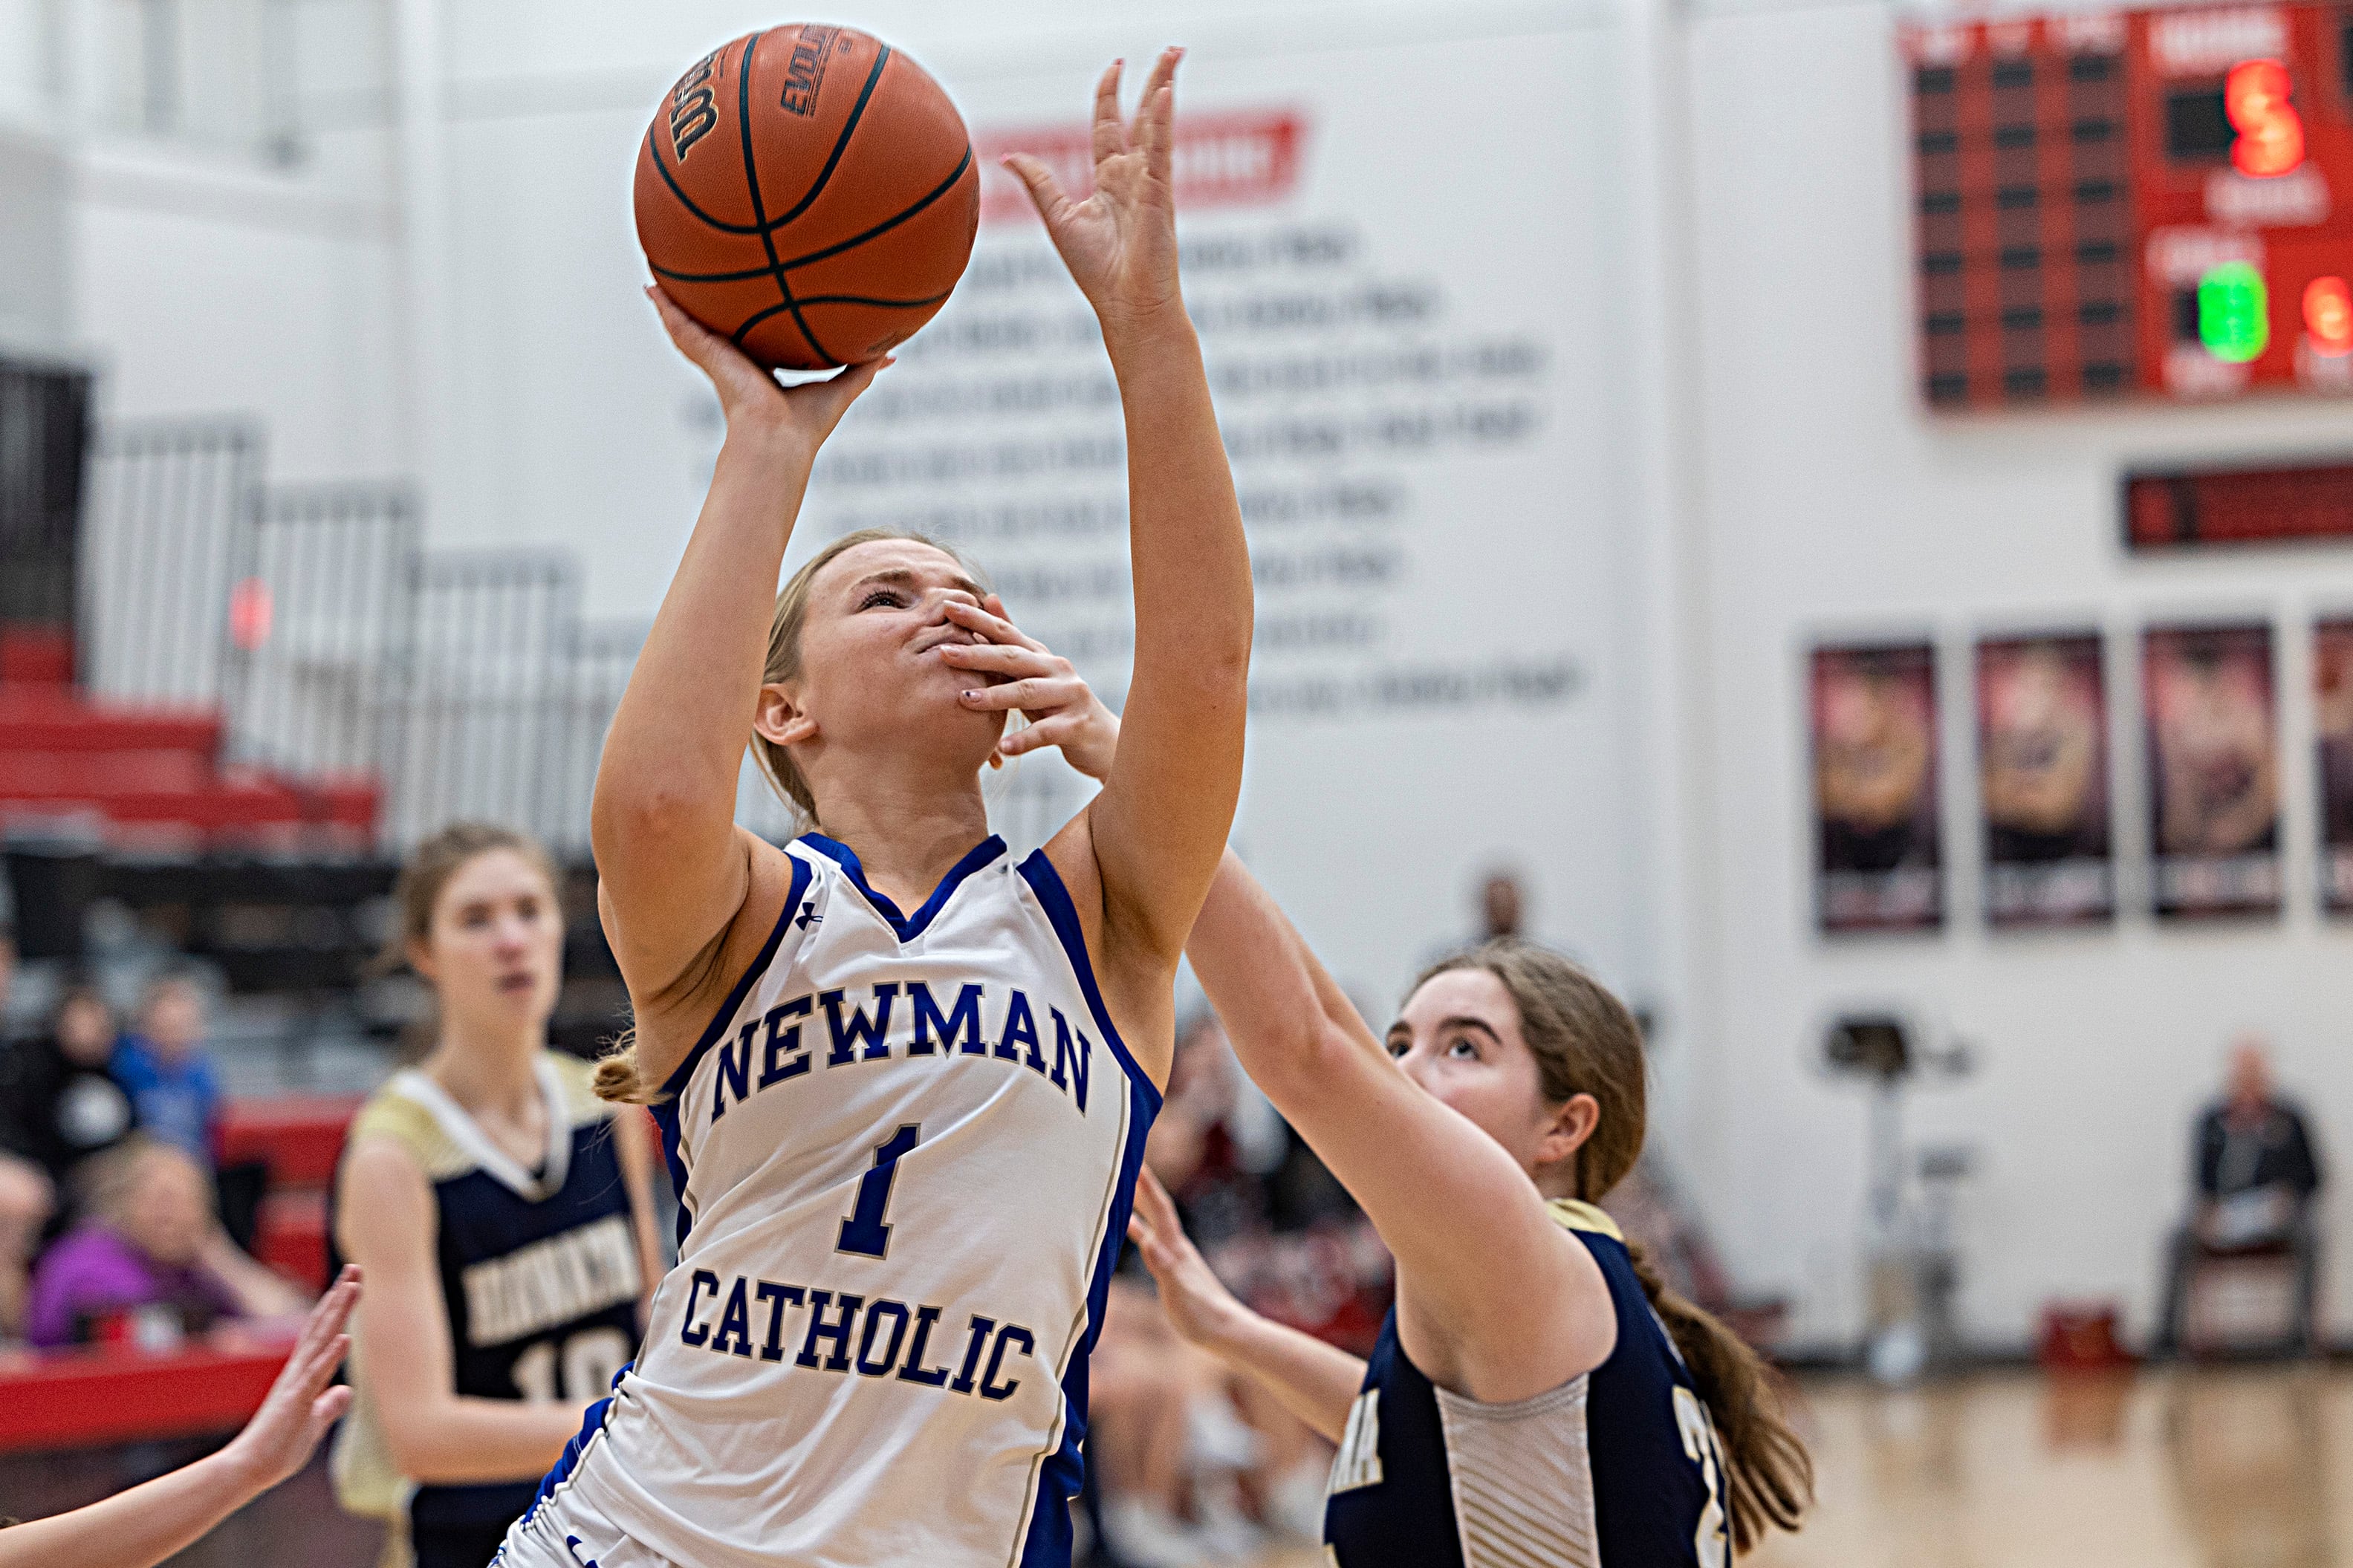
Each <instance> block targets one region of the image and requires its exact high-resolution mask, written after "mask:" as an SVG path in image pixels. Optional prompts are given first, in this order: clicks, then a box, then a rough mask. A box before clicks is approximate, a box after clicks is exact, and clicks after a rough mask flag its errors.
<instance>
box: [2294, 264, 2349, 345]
mask: <svg viewBox="0 0 2353 1568" xmlns="http://www.w3.org/2000/svg"><path fill="white" fill-rule="evenodd" d="M2304 330H2305V331H2306V332H2307V333H2309V334H2310V335H2311V338H2312V351H2313V353H2322V354H2327V355H2329V356H2330V357H2331V358H2334V357H2336V356H2337V355H2338V354H2344V353H2353V289H2348V288H2347V287H2346V283H2345V279H2342V278H2316V279H2313V280H2312V281H2311V282H2310V283H2308V284H2306V286H2305V290H2304Z"/></svg>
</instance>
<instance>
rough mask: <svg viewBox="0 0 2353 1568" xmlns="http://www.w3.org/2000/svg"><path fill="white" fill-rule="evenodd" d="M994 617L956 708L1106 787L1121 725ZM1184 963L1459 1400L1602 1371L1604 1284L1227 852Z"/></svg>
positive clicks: (969, 655)
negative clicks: (984, 680)
mask: <svg viewBox="0 0 2353 1568" xmlns="http://www.w3.org/2000/svg"><path fill="white" fill-rule="evenodd" d="M1002 611H1003V605H999V604H997V602H996V601H995V600H993V599H992V600H991V601H989V603H988V605H987V607H986V608H985V609H983V610H971V609H965V610H961V611H952V612H951V613H952V614H955V616H956V618H957V619H958V621H959V622H960V623H961V624H963V625H965V626H969V627H971V628H972V629H973V630H974V631H976V632H978V633H979V634H980V635H981V636H982V637H986V638H987V644H986V645H983V646H976V647H962V648H955V649H952V650H949V651H948V652H947V653H945V654H944V655H943V657H945V658H951V659H952V660H953V661H954V662H955V663H958V664H962V665H965V666H966V667H968V668H975V669H983V670H987V671H989V672H990V673H992V674H995V675H997V676H1000V677H1006V678H1009V679H1007V680H1006V681H1005V683H1004V684H1001V685H997V686H992V687H988V688H987V689H981V690H976V691H974V692H971V693H969V694H967V697H966V700H967V701H968V702H970V703H972V704H973V705H975V706H976V707H982V708H1005V709H1018V710H1021V711H1022V712H1023V713H1025V714H1027V715H1028V716H1029V719H1030V721H1031V723H1030V727H1029V729H1026V730H1020V731H1015V732H1014V733H1012V734H1009V735H1008V736H1007V737H1006V740H1005V745H1004V749H1005V750H1006V751H1007V752H1017V753H1018V752H1022V751H1033V750H1036V749H1038V748H1039V747H1041V746H1049V745H1051V746H1059V747H1060V748H1061V751H1062V754H1063V756H1064V757H1066V758H1067V759H1069V761H1070V763H1071V766H1073V767H1075V768H1077V769H1078V770H1079V771H1080V772H1082V773H1087V774H1089V775H1090V776H1092V777H1096V778H1101V777H1103V775H1104V773H1107V772H1111V771H1113V769H1114V767H1115V763H1114V760H1113V759H1114V758H1115V756H1116V755H1117V754H1118V753H1120V752H1124V750H1125V749H1126V746H1127V736H1126V734H1124V733H1123V731H1122V727H1121V724H1120V721H1119V720H1118V719H1116V718H1114V717H1113V715H1112V713H1111V711H1110V710H1108V709H1106V708H1105V707H1104V706H1103V703H1102V702H1101V700H1098V699H1097V698H1096V697H1095V695H1094V693H1093V692H1092V690H1091V689H1088V687H1087V684H1086V682H1085V681H1084V680H1082V679H1080V678H1079V676H1078V674H1077V672H1076V671H1075V670H1073V669H1072V668H1071V665H1070V662H1069V661H1068V660H1067V659H1062V658H1057V657H1055V656H1054V655H1053V654H1052V653H1051V652H1050V651H1049V650H1048V649H1047V648H1046V647H1045V645H1044V644H1042V643H1039V641H1037V639H1035V638H1034V637H1029V636H1027V635H1025V634H1024V633H1022V632H1021V631H1020V630H1019V629H1018V628H1017V627H1016V626H1013V624H1012V623H1011V622H1010V621H1008V620H1007V619H1005V618H1004V616H1003V614H1002ZM1186 951H1187V953H1188V954H1189V955H1190V956H1191V958H1192V960H1193V973H1194V974H1195V976H1196V977H1197V978H1198V979H1199V981H1200V982H1201V985H1202V988H1203V989H1204V990H1206V991H1207V992H1208V995H1209V1005H1211V1006H1213V1007H1215V1008H1216V1009H1217V1011H1218V1016H1219V1018H1221V1019H1222V1020H1223V1021H1224V1023H1225V1026H1226V1032H1227V1034H1228V1036H1229V1037H1230V1038H1231V1039H1232V1041H1233V1045H1234V1051H1235V1053H1236V1055H1238V1056H1239V1057H1240V1058H1241V1063H1242V1067H1243V1068H1244V1069H1245V1070H1247V1071H1248V1072H1249V1073H1250V1077H1251V1078H1252V1079H1256V1080H1257V1082H1258V1086H1259V1087H1260V1088H1261V1089H1264V1090H1265V1091H1266V1093H1267V1097H1268V1098H1269V1099H1270V1100H1273V1101H1274V1104H1275V1109H1277V1110H1280V1111H1282V1114H1283V1116H1284V1118H1285V1119H1286V1120H1287V1121H1290V1123H1291V1124H1292V1125H1293V1127H1296V1128H1297V1129H1298V1130H1299V1132H1300V1135H1301V1136H1302V1137H1303V1138H1305V1139H1306V1140H1307V1142H1308V1144H1309V1145H1310V1146H1311V1147H1312V1148H1314V1151H1315V1152H1316V1153H1317V1154H1318V1155H1319V1156H1321V1157H1322V1159H1323V1161H1324V1164H1325V1165H1326V1166H1328V1167H1329V1168H1330V1169H1331V1172H1332V1173H1333V1174H1334V1175H1335V1176H1336V1177H1338V1178H1339V1181H1340V1184H1342V1185H1343V1186H1345V1187H1346V1188H1347V1189H1348V1191H1349V1193H1350V1194H1352V1195H1353V1196H1354V1197H1355V1198H1356V1201H1357V1202H1358V1203H1360V1204H1362V1205H1364V1207H1365V1211H1366V1214H1368V1215H1371V1216H1372V1221H1373V1224H1374V1226H1376V1227H1377V1229H1378V1230H1379V1231H1380V1233H1381V1239H1382V1240H1383V1241H1385V1242H1387V1243H1388V1247H1389V1250H1390V1251H1391V1252H1393V1253H1394V1254H1396V1256H1397V1260H1398V1276H1399V1279H1400V1281H1401V1284H1400V1288H1399V1289H1400V1298H1401V1301H1402V1304H1403V1306H1404V1308H1405V1310H1406V1312H1407V1313H1408V1314H1409V1315H1410V1316H1411V1317H1413V1318H1415V1319H1418V1320H1419V1321H1421V1322H1423V1323H1426V1324H1428V1325H1429V1326H1430V1328H1431V1329H1432V1331H1433V1332H1435V1333H1437V1334H1439V1335H1440V1336H1441V1337H1442V1338H1443V1339H1444V1340H1445V1347H1444V1348H1445V1350H1446V1352H1447V1353H1448V1355H1449V1356H1450V1358H1451V1359H1452V1360H1453V1361H1454V1362H1455V1363H1458V1365H1459V1371H1460V1373H1461V1380H1460V1381H1461V1382H1462V1383H1463V1384H1465V1391H1466V1392H1469V1393H1471V1394H1472V1395H1473V1396H1474V1397H1476V1398H1480V1399H1486V1400H1492V1401H1501V1400H1511V1399H1519V1398H1525V1397H1527V1396H1529V1395H1532V1394H1540V1393H1542V1392H1544V1391H1545V1390H1546V1389H1548V1388H1554V1387H1557V1386H1558V1385H1559V1384H1562V1383H1565V1382H1567V1380H1568V1379H1569V1378H1571V1377H1574V1376H1576V1375H1577V1373H1580V1372H1584V1371H1588V1370H1589V1369H1590V1368H1592V1367H1594V1366H1598V1365H1599V1364H1600V1363H1601V1362H1602V1361H1603V1360H1604V1359H1605V1358H1606V1357H1607V1356H1608V1355H1609V1349H1610V1346H1611V1344H1612V1343H1614V1342H1615V1333H1616V1330H1615V1323H1616V1316H1615V1314H1614V1313H1613V1312H1612V1311H1611V1310H1610V1308H1609V1300H1608V1295H1607V1289H1608V1287H1607V1285H1606V1284H1605V1283H1604V1281H1603V1280H1602V1279H1601V1276H1600V1272H1599V1269H1598V1268H1595V1267H1594V1265H1593V1263H1592V1260H1591V1259H1590V1258H1588V1257H1587V1256H1586V1255H1585V1253H1584V1251H1583V1249H1582V1248H1581V1247H1578V1246H1577V1244H1576V1243H1575V1242H1573V1241H1569V1240H1567V1238H1566V1237H1563V1236H1562V1234H1561V1232H1560V1230H1559V1228H1558V1227H1557V1226H1555V1225H1554V1224H1553V1223H1552V1220H1551V1218H1550V1216H1548V1215H1546V1213H1545V1207H1544V1199H1543V1197H1542V1195H1541V1194H1539V1193H1538V1192H1537V1191H1536V1188H1535V1184H1534V1183H1532V1182H1530V1181H1529V1180H1528V1178H1527V1175H1526V1173H1525V1172H1523V1171H1522V1170H1521V1169H1520V1168H1519V1166H1518V1165H1517V1164H1516V1163H1514V1161H1513V1159H1512V1157H1511V1156H1510V1155H1509V1154H1507V1153H1505V1152H1504V1148H1503V1146H1502V1145H1501V1144H1499V1143H1497V1142H1495V1141H1494V1140H1493V1139H1492V1138H1490V1137H1488V1136H1487V1134H1486V1133H1484V1132H1483V1131H1480V1129H1479V1128H1478V1127H1477V1126H1476V1125H1474V1124H1473V1123H1472V1121H1469V1120H1468V1119H1467V1118H1465V1117H1463V1116H1461V1115H1459V1114H1458V1113H1456V1112H1455V1111H1454V1110H1451V1109H1450V1108H1449V1107H1447V1106H1445V1105H1443V1104H1440V1102H1439V1101H1438V1100H1435V1099H1433V1098H1431V1097H1430V1095H1429V1094H1426V1093H1424V1092H1423V1091H1422V1089H1420V1088H1419V1086H1418V1085H1416V1084H1415V1083H1414V1082H1413V1081H1412V1080H1411V1079H1409V1078H1407V1077H1406V1075H1405V1073H1404V1071H1403V1070H1402V1069H1401V1068H1398V1065H1397V1063H1396V1062H1394V1061H1392V1060H1391V1059H1390V1058H1389V1055H1388V1050H1387V1048H1386V1047H1383V1046H1382V1044H1381V1043H1380V1041H1378V1040H1377V1039H1376V1038H1375V1037H1374V1036H1373V1032H1372V1030H1371V1029H1370V1028H1368V1027H1366V1024H1365V1021H1364V1019H1363V1018H1362V1017H1361V1016H1358V1014H1357V1012H1356V1005H1355V1004H1353V1003H1351V1002H1350V1001H1349V1000H1348V997H1347V994H1346V993H1345V992H1343V991H1342V990H1341V989H1340V986H1339V984H1338V983H1337V982H1335V981H1334V980H1333V978H1332V977H1331V975H1329V974H1328V973H1325V972H1324V966H1323V965H1322V964H1321V963H1318V962H1316V958H1315V955H1314V952H1311V951H1310V950H1309V949H1308V946H1307V943H1306V942H1305V940H1304V939H1303V938H1302V937H1301V936H1300V934H1299V932H1298V931H1296V930H1295V929H1293V926H1292V924H1291V922H1290V921H1288V920H1287V919H1285V918H1284V916H1283V913H1282V910H1281V909H1279V908H1277V907H1276V905H1275V902H1274V900H1273V899H1272V898H1271V897H1270V896H1268V894H1267V891H1266V889H1263V888H1261V887H1260V886H1259V885H1258V882H1257V881H1256V879H1253V878H1252V877H1251V876H1250V873H1249V871H1247V870H1246V869H1244V868H1243V867H1242V863H1241V861H1240V859H1238V858H1236V857H1235V856H1233V855H1232V854H1231V853H1230V852H1229V853H1228V854H1227V855H1226V856H1225V858H1224V861H1223V863H1222V864H1221V865H1220V866H1219V868H1218V873H1217V879H1216V880H1215V881H1214V882H1213V883H1212V884H1211V885H1210V888H1209V893H1208V899H1207V900H1206V901H1205V902H1204V903H1203V905H1202V907H1201V913H1200V919H1199V921H1198V922H1197V923H1196V924H1195V926H1194V928H1193V938H1192V941H1191V942H1190V943H1188V944H1187V949H1186ZM1138 1204H1139V1212H1141V1207H1142V1200H1141V1199H1139V1200H1138ZM1149 1260H1150V1255H1149V1254H1147V1255H1146V1261H1147V1262H1148V1261H1149ZM1155 1272H1157V1271H1156V1270H1155ZM1531 1347H1535V1349H1534V1350H1532V1349H1531ZM1423 1370H1424V1371H1430V1370H1432V1369H1430V1368H1428V1367H1425V1368H1424V1369H1423ZM1286 1397H1287V1396H1286Z"/></svg>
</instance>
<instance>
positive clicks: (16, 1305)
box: [0, 925, 57, 1345]
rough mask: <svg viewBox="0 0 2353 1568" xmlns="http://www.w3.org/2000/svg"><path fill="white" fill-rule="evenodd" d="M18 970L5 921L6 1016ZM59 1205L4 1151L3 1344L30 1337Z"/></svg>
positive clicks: (0, 1220) (1, 930)
mask: <svg viewBox="0 0 2353 1568" xmlns="http://www.w3.org/2000/svg"><path fill="white" fill-rule="evenodd" d="M15 978H16V939H15V938H14V937H13V936H12V935H11V934H10V933H9V931H8V928H7V927H5V925H0V1020H5V1018H6V1017H7V1016H8V986H9V984H10V982H11V981H13V980H14V979H15ZM0 1110H5V1107H0ZM5 1133H6V1127H5V1116H0V1139H5ZM56 1204H57V1192H56V1189H55V1188H53V1187H51V1186H50V1184H49V1178H48V1177H47V1174H45V1173H43V1172H42V1170H41V1168H40V1167H39V1166H38V1165H36V1164H34V1163H32V1162H31V1161H29V1160H21V1159H18V1158H17V1157H16V1156H15V1155H14V1154H10V1153H7V1152H0V1345H5V1344H6V1343H8V1342H10V1341H12V1340H16V1339H20V1338H22V1337H23V1336H24V1332H25V1291H26V1287H27V1285H28V1284H29V1283H30V1281H31V1279H32V1268H33V1253H34V1252H35V1250H36V1249H37V1247H39V1246H40V1240H41V1231H42V1228H43V1227H44V1226H47V1224H48V1222H49V1215H50V1214H51V1213H52V1212H53V1211H54V1209H55V1207H56Z"/></svg>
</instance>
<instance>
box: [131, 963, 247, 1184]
mask: <svg viewBox="0 0 2353 1568" xmlns="http://www.w3.org/2000/svg"><path fill="white" fill-rule="evenodd" d="M109 1068H110V1070H111V1072H112V1073H113V1075H114V1081H115V1082H116V1083H118V1084H120V1085H121V1086H122V1092H123V1093H125V1094H127V1095H129V1096H130V1097H131V1104H132V1110H133V1111H134V1112H135V1114H136V1115H137V1118H138V1122H139V1128H140V1131H142V1132H145V1133H146V1134H147V1135H148V1136H149V1137H151V1138H156V1139H160V1140H162V1141H163V1142H166V1143H170V1144H173V1145H174V1146H176V1147H178V1148H180V1149H183V1150H185V1151H186V1152H187V1153H188V1155H189V1157H190V1158H192V1159H194V1160H195V1162H196V1163H197V1164H199V1165H201V1166H202V1167H203V1168H204V1169H205V1170H206V1171H210V1170H211V1169H212V1168H213V1163H214V1152H215V1149H216V1144H215V1136H216V1133H217V1132H218V1131H219V1124H220V1099H221V1096H220V1084H219V1081H218V1080H217V1079H215V1077H214V1076H213V1064H212V1058H210V1057H209V1056H208V1055H207V1054H206V1051H205V998H204V993H203V992H202V991H201V990H200V989H198V987H197V985H196V982H195V977H194V976H193V975H190V974H187V973H182V972H179V971H172V972H167V973H164V974H162V975H160V976H158V977H157V978H156V979H155V980H153V982H151V983H150V984H149V985H148V987H147V994H146V996H145V997H144V998H143V999H142V1002H141V1004H140V1008H139V1028H138V1032H137V1033H135V1034H127V1035H125V1036H123V1037H122V1038H121V1040H119V1041H117V1042H116V1043H115V1047H114V1058H113V1060H112V1061H111V1063H110V1064H109Z"/></svg>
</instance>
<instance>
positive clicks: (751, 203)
mask: <svg viewBox="0 0 2353 1568" xmlns="http://www.w3.org/2000/svg"><path fill="white" fill-rule="evenodd" d="M636 205H637V218H638V244H639V245H641V246H642V247H644V248H645V253H646V260H647V263H648V264H649V266H650V267H651V268H652V269H653V274H654V277H655V278H656V279H658V280H659V282H660V284H661V286H662V288H663V289H665V290H667V291H668V292H669V294H670V298H671V299H673V300H677V301H678V303H679V305H680V307H681V309H683V310H685V311H686V312H687V313H688V314H689V315H691V316H692V317H693V318H694V319H695V320H696V321H701V322H702V324H703V325H704V326H706V327H709V328H710V329H711V330H712V331H715V332H720V333H723V334H724V335H725V336H726V337H727V338H729V339H730V340H731V341H732V342H734V344H735V345H736V346H737V347H738V348H740V349H742V350H743V351H744V353H747V354H749V355H750V356H751V357H752V358H753V359H754V360H757V361H758V362H760V363H762V364H765V365H771V366H776V367H781V368H784V369H789V370H822V369H827V368H829V367H831V366H835V365H843V364H855V363H860V362H863V361H866V360H871V359H875V358H878V357H879V356H881V355H882V354H885V353H889V352H890V351H891V350H892V348H893V347H895V346H896V345H897V344H899V343H901V342H904V341H905V340H906V339H907V338H908V337H909V336H911V335H912V334H913V332H914V331H916V329H917V328H919V327H921V326H922V325H923V323H924V322H925V321H930V320H931V319H932V317H933V316H934V314H935V313H936V312H937V311H938V310H939V308H940V307H941V306H942V305H944V304H945V303H946V302H947V298H948V293H949V291H950V290H951V289H954V288H955V281H956V279H958V278H959V277H961V276H962V275H963V273H964V268H965V262H966V261H967V260H968V259H970V258H971V256H972V241H973V235H974V232H975V231H976V228H977V227H978V226H979V222H980V171H979V169H978V168H977V167H976V165H975V163H974V161H973V154H972V138H971V137H970V136H969V135H968V134H967V133H966V132H965V124H964V119H963V117H962V116H960V115H959V114H957V113H956V110H955V104H953V103H951V102H949V101H948V96H947V94H946V93H945V92H944V91H943V90H941V88H940V84H939V83H938V82H936V81H934V80H933V79H932V77H931V75H930V73H928V72H926V71H925V70H924V69H923V67H921V66H919V65H917V64H916V63H915V62H914V61H913V60H912V59H910V58H907V56H905V55H904V54H902V53H901V52H900V51H898V50H896V49H894V48H892V47H891V46H890V45H888V44H885V43H883V42H882V41H881V40H880V39H879V38H875V37H871V36H869V35H867V34H865V33H861V32H860V31H858V30H857V29H856V28H854V27H835V26H818V25H817V24H815V23H800V24H797V25H794V26H782V27H770V28H766V29H765V30H763V31H760V32H756V33H751V34H747V35H746V36H744V37H741V38H737V39H736V40H735V41H734V42H733V43H731V44H727V45H725V46H724V47H721V48H719V49H716V50H713V51H712V53H711V54H709V55H707V56H705V57H704V58H702V59H701V60H698V61H697V62H695V65H694V67H693V68H692V69H691V70H689V71H688V72H687V73H686V75H685V76H683V77H682V78H681V79H679V82H678V85H677V86H676V87H674V88H672V89H670V94H669V96H668V97H666V98H665V99H664V100H662V104H661V107H660V109H659V110H658V111H657V112H656V113H655V115H654V120H653V124H652V125H651V126H649V127H648V129H647V131H646V140H645V144H644V146H642V147H641V148H639V149H638V172H637V195H636Z"/></svg>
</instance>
